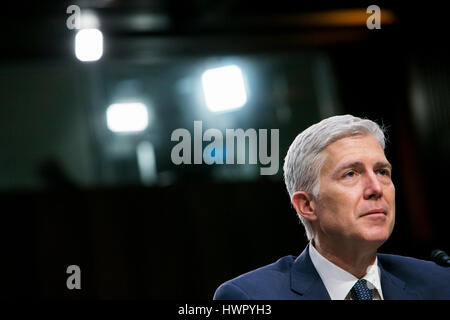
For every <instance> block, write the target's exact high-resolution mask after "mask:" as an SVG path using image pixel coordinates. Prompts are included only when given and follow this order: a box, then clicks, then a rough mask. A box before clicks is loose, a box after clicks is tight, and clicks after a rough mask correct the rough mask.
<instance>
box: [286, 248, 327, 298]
mask: <svg viewBox="0 0 450 320" xmlns="http://www.w3.org/2000/svg"><path fill="white" fill-rule="evenodd" d="M291 290H292V291H294V292H295V293H297V294H298V295H299V297H298V299H305V300H330V296H329V295H328V291H327V289H326V288H325V285H324V284H323V282H322V279H321V278H320V276H319V274H318V273H317V271H316V268H314V265H313V263H312V261H311V257H310V256H309V244H308V245H307V246H306V248H305V250H303V252H302V254H301V255H300V256H299V257H297V259H295V261H294V264H293V265H292V269H291Z"/></svg>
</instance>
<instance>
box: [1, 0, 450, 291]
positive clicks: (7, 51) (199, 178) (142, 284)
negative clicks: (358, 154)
mask: <svg viewBox="0 0 450 320" xmlns="http://www.w3.org/2000/svg"><path fill="white" fill-rule="evenodd" d="M70 4H77V5H79V6H80V8H81V10H82V11H83V10H84V9H92V10H94V11H95V12H96V13H97V14H98V16H99V19H100V21H101V26H100V29H101V30H102V32H103V35H104V44H105V50H104V55H103V57H102V59H101V60H99V61H97V62H92V63H83V62H80V61H78V60H77V59H76V58H75V55H74V52H73V50H74V45H73V42H74V36H75V30H68V29H67V28H66V19H67V18H68V16H69V15H68V14H66V8H67V6H69V5H70ZM371 4H376V5H378V6H380V7H381V10H382V24H381V27H382V28H381V29H380V30H369V29H368V28H367V27H366V25H365V20H364V18H363V20H361V19H360V22H357V23H351V20H350V18H348V19H347V20H346V19H344V20H343V21H342V20H340V22H339V21H336V20H333V19H328V18H329V17H330V16H329V15H324V13H331V16H333V15H334V16H336V14H337V15H339V12H341V13H342V12H346V11H339V10H349V9H360V10H362V11H363V13H364V11H365V9H366V8H367V7H368V6H369V5H371ZM336 10H338V11H336ZM384 10H389V12H390V13H392V14H393V16H394V17H395V19H393V20H392V21H386V23H384V20H383V12H387V11H384ZM347 12H348V11H347ZM445 13H446V12H445V10H444V9H443V8H439V7H438V6H434V5H431V4H428V3H421V4H420V5H419V4H407V5H406V4H403V5H400V4H399V5H392V4H391V5H387V4H385V3H384V2H379V3H372V2H370V3H365V2H347V3H346V4H345V5H344V4H340V5H339V6H337V5H336V4H335V5H332V4H328V3H325V2H320V1H314V2H308V3H305V2H302V1H280V0H278V1H258V2H251V1H237V0H236V1H234V0H217V1H206V0H185V1H175V0H172V1H163V0H153V1H139V0H133V1H114V0H111V1H100V0H98V1H75V0H74V1H72V2H64V1H47V2H44V3H43V2H38V3H36V2H29V3H27V2H21V3H20V4H16V5H14V6H5V7H4V8H3V9H2V11H1V24H2V31H1V36H2V48H1V50H0V150H1V151H0V204H1V208H2V215H1V217H2V218H1V223H0V228H1V230H0V249H1V255H0V257H1V263H0V272H1V275H2V290H1V297H3V298H21V297H32V298H58V299H84V298H87V299H136V298H150V299H211V298H212V296H213V294H214V291H215V289H216V288H217V286H218V285H220V284H221V283H222V282H224V281H226V280H228V279H231V278H233V277H235V276H238V275H239V274H242V273H244V272H247V271H249V270H251V269H254V268H257V267H260V266H263V265H265V264H268V263H271V262H274V261H275V260H277V259H278V258H279V257H281V256H284V255H289V254H292V255H298V254H300V253H301V251H302V250H303V249H304V247H305V245H306V237H305V236H304V230H303V227H302V226H301V225H300V224H299V222H298V219H297V217H296V215H295V211H294V210H293V209H292V208H291V206H290V203H289V197H288V195H287V192H286V190H285V186H284V182H283V180H282V169H281V168H282V164H283V159H284V155H285V154H286V152H287V148H288V146H289V144H290V143H291V142H292V140H293V139H294V137H295V136H296V135H297V134H298V133H299V132H301V131H302V130H303V129H305V128H307V127H308V126H310V125H311V124H313V123H315V122H317V121H319V120H321V119H323V118H325V117H328V116H331V115H335V114H346V113H351V114H353V115H355V116H360V117H367V118H370V119H372V120H375V121H377V122H378V123H379V124H384V125H385V126H386V127H387V128H388V144H387V148H386V154H387V157H388V159H389V161H390V162H391V163H392V164H393V168H394V170H393V180H394V183H395V186H396V191H397V193H396V204H397V206H396V208H397V210H396V213H397V217H396V228H395V229H394V233H393V235H392V237H391V238H390V239H389V240H388V242H386V244H385V245H383V246H382V247H381V249H380V251H381V252H388V253H395V254H400V255H407V256H413V257H417V258H421V259H429V254H430V252H431V250H433V249H436V248H440V249H444V250H447V252H448V250H450V236H449V233H448V231H447V230H448V224H449V222H450V218H449V216H448V198H447V192H448V185H449V181H450V179H449V178H450V177H449V172H448V164H449V155H450V140H449V136H450V123H449V119H450V117H449V111H450V108H449V103H450V92H449V84H450V82H449V75H450V73H449V71H450V63H449V62H448V56H449V55H448V49H446V42H447V41H448V40H447V38H448V31H449V30H448V29H449V28H448V27H447V25H448V23H447V18H446V16H445ZM315 14H319V16H317V15H315ZM323 16H325V17H328V18H325V19H321V18H320V17H323ZM362 16H363V17H364V16H368V15H364V14H363V15H362ZM347 17H348V16H347ZM359 17H361V15H359ZM136 21H137V22H136ZM139 21H141V22H139ZM142 21H144V22H145V23H142ZM149 21H152V23H148V22H149ZM228 62H231V63H238V64H240V65H242V66H245V68H244V70H243V71H244V72H245V73H246V74H247V77H248V85H249V87H250V93H251V94H250V98H249V101H248V103H247V105H246V106H245V107H244V108H242V109H239V110H237V111H234V112H230V113H224V114H220V115H217V114H211V113H208V112H207V111H205V110H206V109H205V108H206V107H205V106H204V103H202V101H201V100H198V99H197V91H196V90H197V89H196V86H197V84H198V78H199V77H200V75H201V72H202V71H204V70H205V68H208V67H209V66H213V65H215V64H221V63H222V64H223V63H228ZM130 92H131V93H130ZM137 93H138V94H139V95H140V96H143V97H145V98H146V99H148V100H149V101H151V104H150V105H151V108H152V112H153V121H152V122H151V124H150V126H149V128H148V129H147V130H146V131H144V132H142V133H139V134H135V135H125V136H118V135H115V134H114V133H112V132H110V131H108V129H107V127H106V123H105V110H106V107H107V106H108V105H109V104H110V103H112V102H114V100H115V98H116V97H117V96H120V95H121V94H125V95H126V94H137ZM194 120H202V121H203V125H204V130H206V128H220V129H224V128H225V127H227V128H244V129H247V128H255V129H259V128H267V129H271V128H278V129H280V169H279V172H278V174H277V175H274V176H260V175H259V168H258V166H252V165H245V166H244V165H242V166H238V165H236V166H208V165H191V166H175V165H173V164H172V163H171V161H170V151H171V148H172V147H173V146H174V144H175V143H174V142H171V141H170V135H171V132H172V131H173V130H174V129H176V128H187V129H188V130H189V131H191V132H192V131H193V121H194ZM142 141H148V142H151V143H152V145H153V146H154V148H155V154H156V167H157V177H156V179H155V180H153V181H152V182H151V183H142V182H141V180H140V176H139V168H138V165H137V160H136V153H135V150H136V146H137V144H138V143H139V142H142ZM255 169H256V170H255ZM72 264H75V265H78V266H80V268H81V270H82V289H81V290H79V291H77V290H73V291H70V290H68V289H67V287H66V278H67V277H68V275H67V274H66V268H67V267H68V266H69V265H72Z"/></svg>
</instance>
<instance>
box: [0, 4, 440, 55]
mask: <svg viewBox="0 0 450 320" xmlns="http://www.w3.org/2000/svg"><path fill="white" fill-rule="evenodd" d="M72 4H75V5H78V6H79V7H80V8H81V10H82V11H83V10H86V9H91V10H93V11H95V13H96V14H97V15H98V17H99V19H100V21H101V29H102V32H103V33H104V36H105V38H106V39H108V43H109V45H110V48H111V47H114V50H109V51H108V48H107V47H106V48H105V57H116V58H124V57H125V58H129V57H133V52H134V53H136V52H139V53H140V54H141V55H142V54H144V55H145V53H146V52H152V53H155V52H156V53H158V54H161V55H164V54H171V53H177V54H190V53H194V54H195V53H211V52H220V51H221V50H222V51H223V50H229V51H233V50H235V51H236V50H244V51H245V50H252V49H253V50H261V49H263V50H267V49H270V48H272V49H273V48H278V49H281V50H284V49H288V50H291V49H295V48H298V47H302V48H305V47H317V46H319V47H320V46H329V45H334V44H339V43H345V42H355V41H361V40H364V39H365V38H367V37H369V36H373V35H374V34H375V33H373V32H372V33H369V30H368V29H367V28H366V26H365V25H364V24H362V25H359V26H355V25H353V26H345V25H333V23H329V24H328V23H327V22H326V21H325V22H323V21H322V22H321V24H320V23H319V24H313V25H311V24H308V23H302V22H303V21H306V20H305V17H308V15H310V14H313V13H320V12H322V13H323V12H327V11H328V12H329V11H333V10H342V9H360V10H365V8H367V7H368V5H370V4H372V2H370V3H368V2H364V1H346V2H345V3H343V2H339V5H336V4H330V3H327V2H324V1H291V0H290V1H285V0H277V1H268V0H261V1H238V0H215V1H207V0H151V1H144V0H132V1H130V0H128V1H119V0H109V1H108V0H72V1H57V0H51V1H45V2H43V1H28V2H27V1H25V2H23V1H22V2H20V3H16V4H14V5H9V6H7V7H4V9H3V10H2V11H1V21H2V25H3V27H2V33H3V35H2V38H3V41H2V42H3V44H4V45H3V49H2V50H1V52H0V59H1V60H3V61H7V60H15V59H20V60H22V59H27V60H28V59H65V58H66V57H70V58H72V57H73V54H72V50H73V47H72V44H73V36H74V31H73V30H69V29H67V27H66V19H67V18H68V17H69V15H68V14H67V13H66V9H67V7H68V6H69V5H72ZM376 4H377V5H378V6H379V7H381V9H382V10H389V11H390V12H392V13H393V14H394V15H395V17H396V20H395V21H394V23H390V24H389V25H384V29H383V28H382V29H383V31H381V32H378V34H380V33H382V32H385V30H386V29H391V30H392V29H394V30H396V31H398V32H397V33H391V34H390V37H391V38H395V40H394V41H393V42H398V41H404V42H405V43H412V42H415V41H418V40H420V39H422V40H427V41H431V40H430V39H433V40H432V41H433V43H436V42H439V41H441V37H442V35H443V34H445V29H446V28H447V27H446V17H445V11H444V10H442V9H439V8H438V7H433V6H431V5H430V4H423V3H421V4H420V5H412V4H407V5H398V4H397V5H392V4H387V3H384V2H381V1H380V2H378V3H376ZM382 12H383V11H382ZM382 18H383V16H382ZM444 28H445V29H444Z"/></svg>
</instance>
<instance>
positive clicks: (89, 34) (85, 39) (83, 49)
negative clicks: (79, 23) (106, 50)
mask: <svg viewBox="0 0 450 320" xmlns="http://www.w3.org/2000/svg"><path fill="white" fill-rule="evenodd" d="M75 55H76V56H77V58H78V60H81V61H97V60H98V59H100V58H101V57H102V55H103V34H102V32H101V31H100V30H98V29H81V30H80V31H78V33H77V35H76V36H75Z"/></svg>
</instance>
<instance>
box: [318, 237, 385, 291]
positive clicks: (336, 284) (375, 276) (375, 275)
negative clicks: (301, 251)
mask: <svg viewBox="0 0 450 320" xmlns="http://www.w3.org/2000/svg"><path fill="white" fill-rule="evenodd" d="M309 255H310V257H311V261H312V263H313V265H314V267H315V268H316V270H317V273H318V274H319V276H320V278H321V279H322V282H323V284H324V285H325V288H326V289H327V291H328V294H329V295H330V298H331V300H351V295H350V290H351V288H353V286H354V285H355V283H356V282H357V281H358V278H356V277H355V276H354V275H352V274H351V273H349V272H347V271H345V270H344V269H342V268H340V267H338V266H337V265H335V264H334V263H332V262H331V261H329V260H328V259H326V258H325V257H323V256H322V255H321V254H320V253H319V252H318V251H317V250H316V248H314V246H313V244H312V241H311V242H310V243H309ZM377 262H378V259H377V258H375V262H374V263H373V264H372V265H371V266H370V267H369V268H368V269H367V273H366V275H365V276H364V277H363V278H362V279H365V280H367V285H368V287H369V289H373V288H374V289H375V290H373V300H383V292H382V290H381V281H380V268H379V267H378V263H377ZM371 286H372V288H370V287H371Z"/></svg>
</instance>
